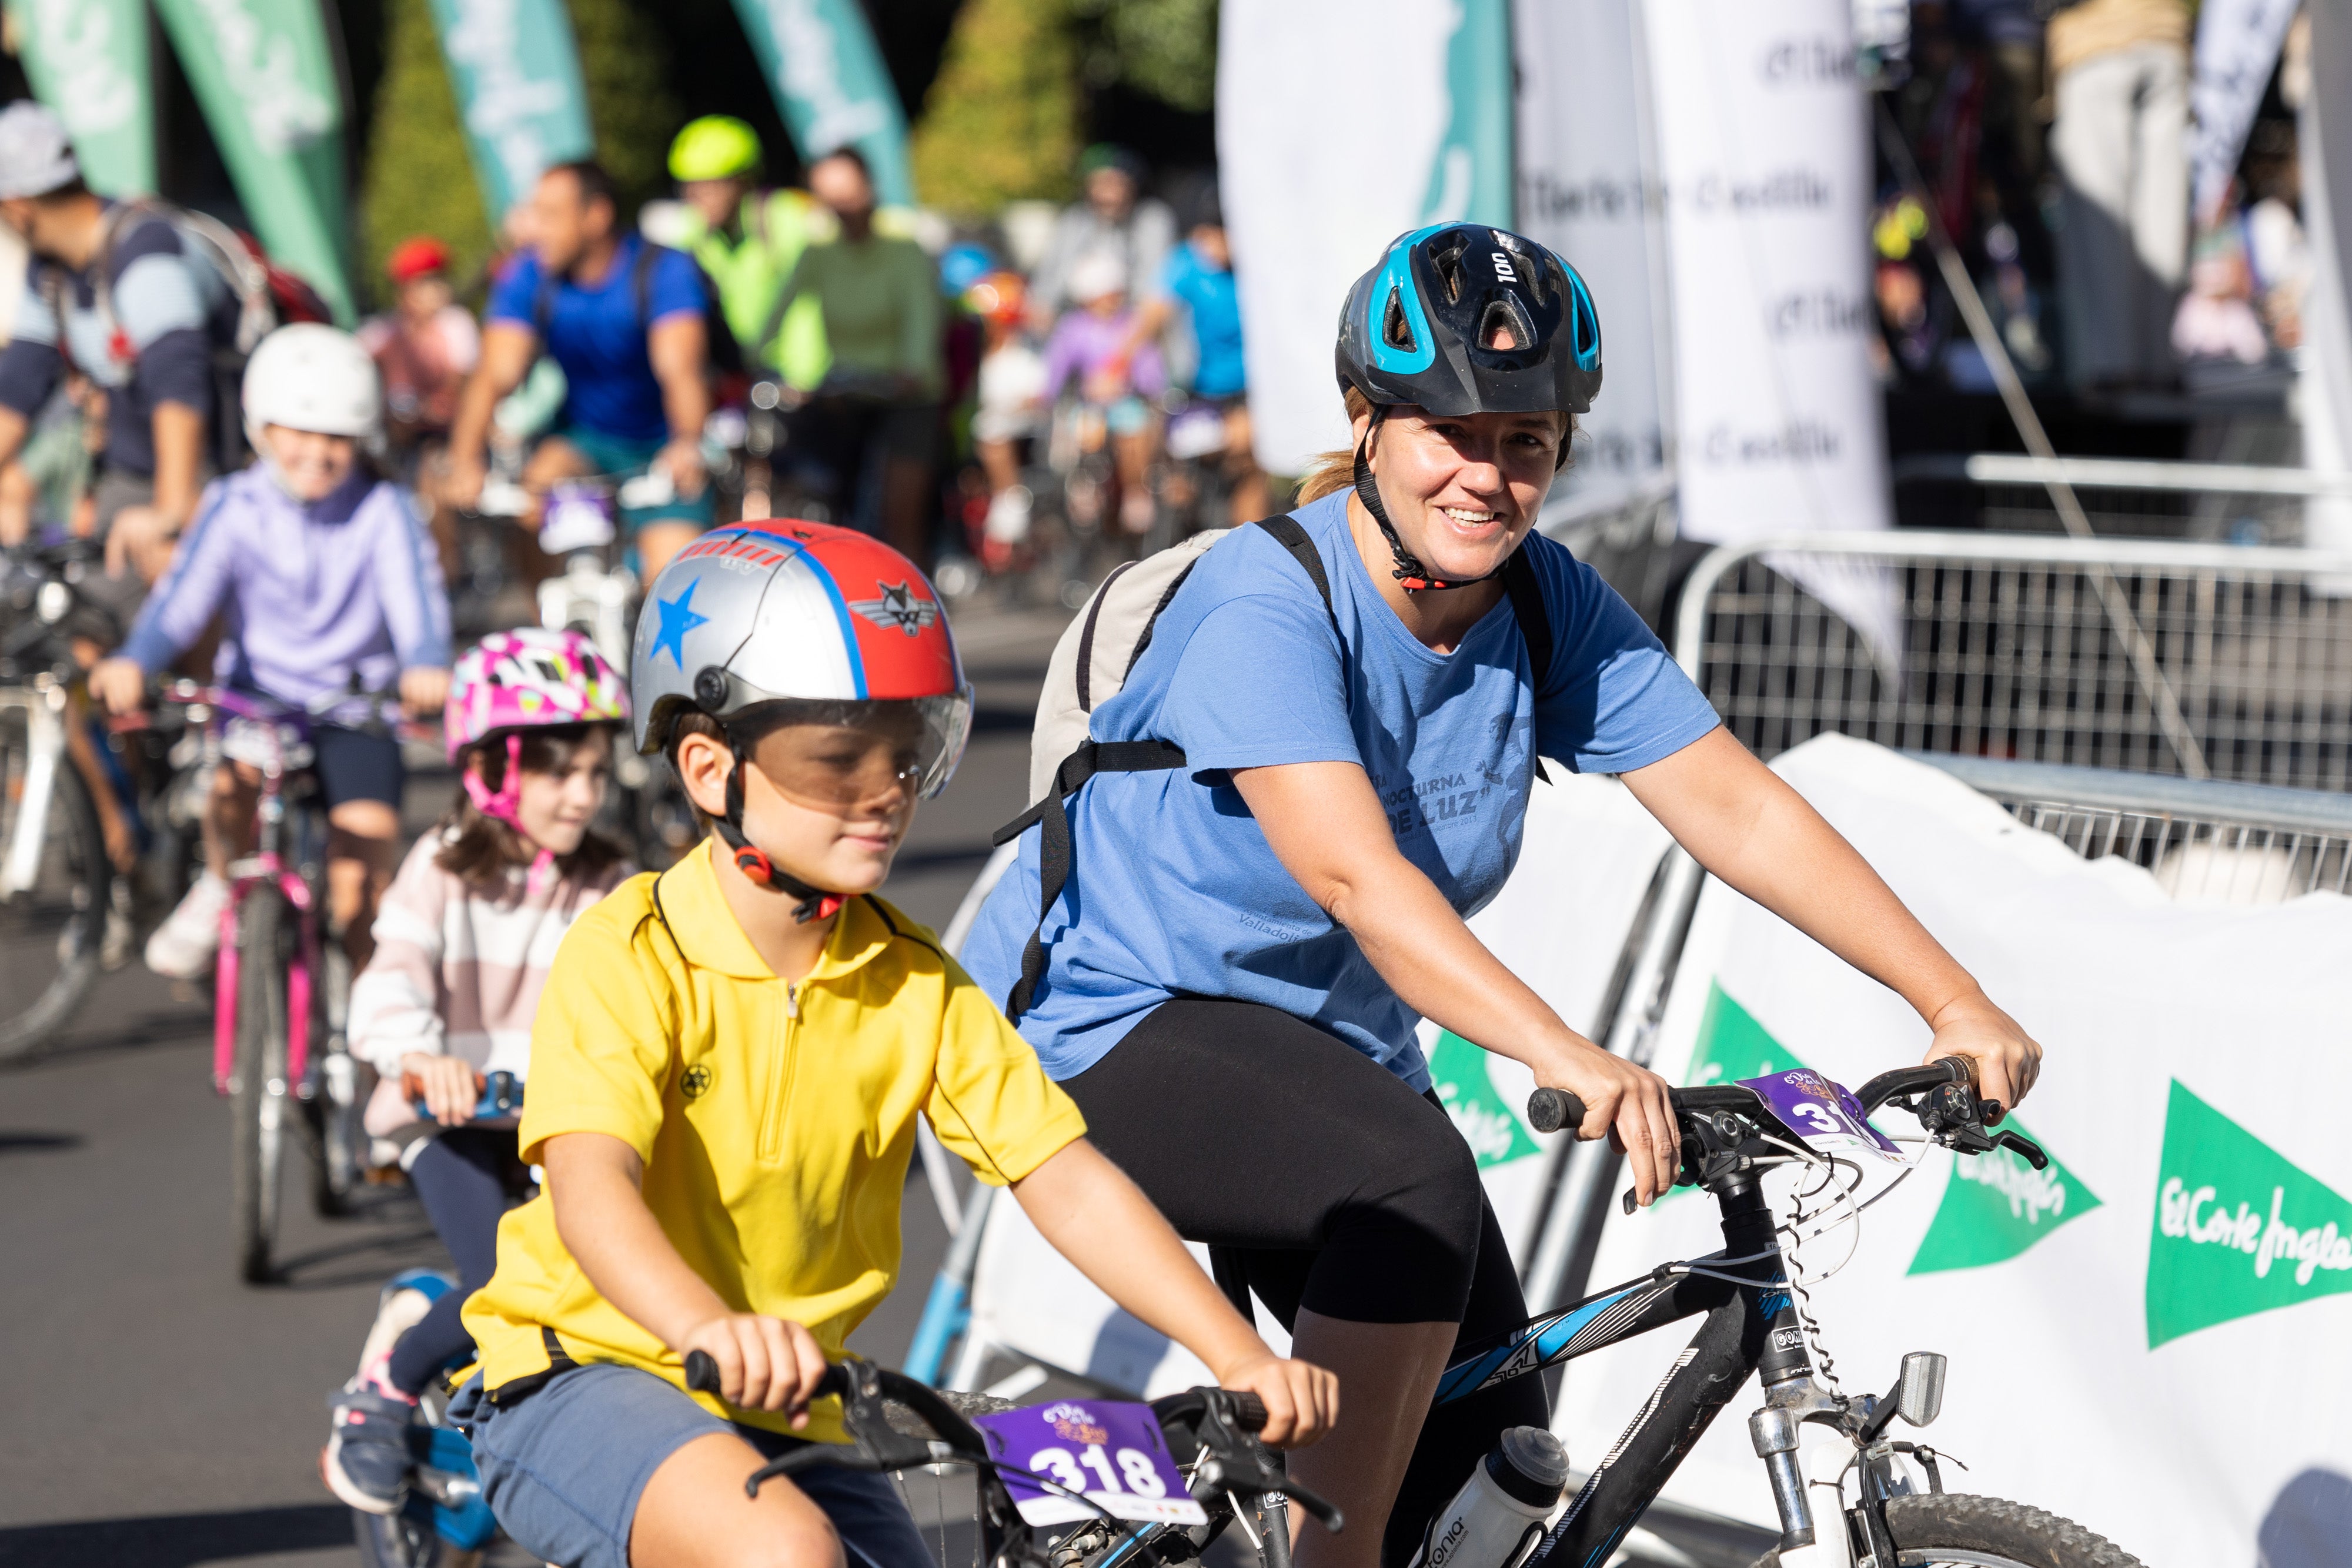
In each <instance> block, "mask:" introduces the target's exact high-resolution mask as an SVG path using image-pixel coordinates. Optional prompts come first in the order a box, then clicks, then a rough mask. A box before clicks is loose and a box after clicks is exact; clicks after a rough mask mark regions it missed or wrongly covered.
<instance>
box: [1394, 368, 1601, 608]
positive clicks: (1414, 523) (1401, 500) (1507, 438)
mask: <svg viewBox="0 0 2352 1568" xmlns="http://www.w3.org/2000/svg"><path fill="white" fill-rule="evenodd" d="M1369 425H1370V421H1369V420H1359V421H1357V422H1356V430H1355V435H1356V441H1357V443H1358V444H1359V445H1362V444H1363V443H1364V438H1365V434H1366V432H1367V427H1368V426H1369ZM1568 431H1569V420H1568V416H1567V415H1566V414H1563V413H1557V412H1547V413H1471V414H1459V415H1451V414H1427V413H1423V412H1422V411H1421V410H1419V409H1417V408H1410V407H1404V408H1396V409H1392V410H1391V412H1390V413H1389V415H1388V417H1387V418H1385V419H1383V420H1381V422H1380V424H1379V427H1378V428H1377V429H1376V430H1372V431H1371V433H1370V434H1371V441H1370V447H1369V449H1368V450H1367V453H1366V455H1367V457H1368V459H1369V461H1370V464H1371V468H1372V473H1373V475H1374V476H1375V477H1376V478H1377V479H1378V480H1379V482H1380V491H1381V504H1382V506H1384V507H1386V508H1387V510H1388V514H1389V523H1390V525H1391V527H1393V528H1395V529H1396V531H1397V537H1398V538H1401V539H1402V540H1403V541H1404V548H1405V549H1408V550H1410V551H1411V552H1412V554H1413V555H1414V556H1415V557H1417V558H1418V559H1420V561H1421V563H1422V565H1423V566H1424V567H1426V568H1428V570H1430V572H1431V573H1432V574H1433V576H1436V577H1439V578H1444V579H1467V578H1476V577H1484V576H1485V575H1486V574H1487V573H1488V572H1491V571H1494V570H1496V569H1497V568H1499V567H1500V566H1501V565H1502V564H1503V562H1504V561H1505V560H1507V559H1509V557H1510V554H1511V552H1512V551H1513V550H1515V549H1518V548H1519V541H1520V540H1521V539H1523V538H1526V537H1527V533H1528V529H1529V528H1532V527H1534V526H1535V519H1536V513H1537V511H1538V509H1539V508H1540V507H1542V506H1543V498H1544V496H1545V495H1546V494H1547V493H1548V492H1549V490H1550V489H1551V482H1552V479H1553V476H1555V475H1557V474H1558V473H1559V445H1560V443H1561V442H1563V441H1565V440H1567V439H1568Z"/></svg>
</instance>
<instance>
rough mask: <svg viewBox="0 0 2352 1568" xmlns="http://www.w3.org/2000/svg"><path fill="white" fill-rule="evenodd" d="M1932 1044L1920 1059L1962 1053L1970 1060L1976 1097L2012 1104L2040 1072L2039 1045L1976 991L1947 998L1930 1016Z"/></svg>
mask: <svg viewBox="0 0 2352 1568" xmlns="http://www.w3.org/2000/svg"><path fill="white" fill-rule="evenodd" d="M1932 1021H1933V1023H1934V1025H1935V1030H1936V1039H1935V1043H1933V1044H1932V1045H1930V1046H1928V1047H1927V1055H1926V1056H1925V1057H1924V1058H1922V1059H1921V1060H1923V1061H1935V1060H1936V1059H1937V1057H1940V1056H1965V1057H1967V1058H1968V1059H1969V1060H1970V1061H1973V1062H1975V1063H1976V1067H1977V1096H1978V1098H1979V1099H1984V1100H1998V1101H2000V1103H2002V1104H2003V1105H2015V1104H2016V1103H2018V1102H2019V1101H2021V1100H2022V1099H2024V1098H2025V1097H2026V1095H2028V1094H2029V1093H2031V1092H2032V1091H2033V1082H2034V1080H2035V1079H2037V1078H2039V1077H2041V1076H2042V1047H2041V1046H2040V1045H2039V1044H2038V1043H2036V1042H2035V1040H2034V1039H2033V1037H2032V1035H2029V1034H2027V1033H2026V1032H2025V1031H2024V1030H2021V1029H2020V1028H2018V1027H2017V1020H2016V1019H2012V1018H2011V1017H2010V1016H2009V1015H2008V1014H2007V1013H2005V1012H2003V1011H2001V1010H2000V1009H1999V1008H1997V1007H1995V1006H1993V1005H1992V1003H1991V1001H1990V999H1988V998H1986V996H1985V994H1984V993H1983V992H1982V991H1970V992H1969V993H1968V994H1966V995H1964V996H1961V997H1957V998H1954V999H1952V1000H1951V1001H1949V1002H1947V1003H1946V1004H1945V1005H1944V1007H1943V1009H1941V1010H1940V1011H1938V1012H1937V1014H1936V1017H1935V1018H1934V1019H1933V1020H1932Z"/></svg>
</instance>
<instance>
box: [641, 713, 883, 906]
mask: <svg viewBox="0 0 2352 1568" xmlns="http://www.w3.org/2000/svg"><path fill="white" fill-rule="evenodd" d="M908 721H909V722H908V725H907V727H906V731H907V732H906V733H905V734H903V735H902V734H899V733H897V732H896V731H895V730H892V729H887V728H873V727H855V726H849V725H821V724H796V725H786V726H783V727H780V728H776V729H772V730H770V731H768V733H766V734H765V735H763V736H761V737H760V738H759V740H758V741H757V742H756V743H754V744H753V746H752V747H751V768H750V769H749V770H748V772H747V773H746V775H745V777H744V780H743V832H744V836H745V837H747V838H749V839H750V840H751V842H752V843H753V844H754V845H756V846H757V847H758V848H759V849H760V850H761V851H762V852H765V853H766V855H767V856H768V858H769V859H770V860H771V861H773V862H775V864H776V865H777V867H778V868H779V869H781V870H782V871H785V872H788V873H791V874H792V875H793V876H794V877H797V878H798V879H799V880H801V881H802V882H804V883H808V884H809V885H810V886H812V887H819V888H823V889H824V891H826V892H827V893H841V894H860V893H871V892H873V891H874V890H875V889H876V888H877V887H879V886H881V885H882V883H883V881H884V879H885V878H887V877H888V876H889V874H890V862H891V860H892V859H893V858H894V857H895V856H896V855H897V854H898V846H899V845H900V844H901V843H903V842H905V841H906V838H907V830H908V828H910V827H912V826H913V825H914V821H915V802H916V800H917V791H918V790H919V788H920V785H921V779H922V774H921V768H919V766H918V764H917V760H916V746H917V742H918V741H919V739H920V736H919V732H918V724H919V721H917V720H915V719H914V716H913V715H912V714H911V713H910V714H909V715H908ZM730 765H731V758H730V754H729V752H728V750H727V747H726V745H725V743H724V742H722V741H720V740H719V739H717V738H715V737H709V736H701V735H690V736H688V737H685V738H684V739H683V740H681V741H680V742H679V743H678V772H679V775H680V777H681V779H683V780H684V782H685V784H686V787H687V792H688V795H689V796H690V797H691V798H692V800H693V801H694V803H695V804H696V805H697V806H698V807H699V808H701V810H702V811H703V813H704V814H705V815H706V816H710V817H719V816H723V815H725V814H726V810H727V770H728V768H729V767H730Z"/></svg>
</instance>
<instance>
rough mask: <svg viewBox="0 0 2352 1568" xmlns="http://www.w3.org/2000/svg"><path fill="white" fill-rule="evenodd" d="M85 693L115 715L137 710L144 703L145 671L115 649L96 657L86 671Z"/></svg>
mask: <svg viewBox="0 0 2352 1568" xmlns="http://www.w3.org/2000/svg"><path fill="white" fill-rule="evenodd" d="M89 695H90V697H91V699H92V700H94V701H95V702H97V704H98V705H99V706H100V707H103V708H104V709H106V711H107V712H108V713H110V714H112V715H113V716H115V717H117V718H122V717H125V716H128V715H131V714H134V713H137V712H138V711H139V710H140V709H141V708H142V707H144V706H146V705H147V672H146V671H144V670H142V669H141V668H140V667H139V661H137V660H136V659H126V658H124V657H122V656H121V654H119V653H118V654H116V655H115V656H114V657H112V658H110V659H100V661H99V662H98V663H97V664H95V665H93V666H92V667H91V669H90V672H89Z"/></svg>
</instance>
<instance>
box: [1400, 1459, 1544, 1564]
mask: <svg viewBox="0 0 2352 1568" xmlns="http://www.w3.org/2000/svg"><path fill="white" fill-rule="evenodd" d="M1567 1486H1568V1449H1567V1448H1566V1447H1565V1446H1563V1445H1562V1444H1561V1442H1560V1440H1559V1438H1558V1437H1553V1436H1552V1435H1551V1434H1550V1433H1549V1432H1547V1431H1545V1430H1544V1429H1543V1428H1542V1427H1512V1428H1511V1429H1510V1430H1509V1431H1507V1432H1505V1433H1504V1434H1503V1439H1502V1441H1501V1442H1499V1443H1497V1444H1496V1445H1495V1451H1494V1452H1493V1453H1491V1454H1488V1455H1487V1456H1486V1458H1485V1459H1483V1460H1481V1461H1480V1462H1479V1465H1478V1468H1477V1469H1475V1470H1472V1471H1471V1472H1470V1479H1468V1480H1466V1481H1464V1482H1463V1483H1462V1490H1460V1491H1457V1492H1455V1493H1454V1500H1453V1501H1452V1502H1449V1503H1447V1504H1446V1505H1445V1507H1444V1510H1443V1511H1440V1512H1439V1514H1438V1515H1437V1517H1436V1518H1435V1519H1433V1520H1432V1521H1430V1525H1429V1530H1428V1531H1427V1533H1425V1534H1423V1536H1422V1538H1421V1550H1420V1551H1419V1552H1415V1553H1414V1554H1413V1559H1412V1568H1517V1565H1518V1564H1519V1563H1523V1562H1525V1561H1526V1560H1527V1555H1528V1552H1530V1551H1532V1550H1534V1548H1535V1545H1536V1543H1537V1542H1539V1541H1541V1540H1542V1539H1543V1533H1544V1521H1546V1520H1547V1519H1549V1518H1550V1517H1551V1511H1552V1510H1553V1509H1555V1508H1557V1507H1559V1494H1560V1493H1561V1492H1562V1491H1563V1490H1566V1489H1567Z"/></svg>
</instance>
